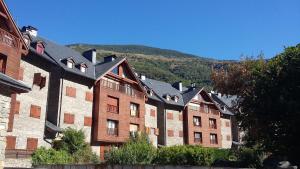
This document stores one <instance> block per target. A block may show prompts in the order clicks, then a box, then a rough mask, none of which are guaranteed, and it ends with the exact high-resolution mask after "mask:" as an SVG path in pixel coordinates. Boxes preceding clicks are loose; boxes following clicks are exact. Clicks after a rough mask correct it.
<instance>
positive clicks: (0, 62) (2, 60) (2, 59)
mask: <svg viewBox="0 0 300 169" xmlns="http://www.w3.org/2000/svg"><path fill="white" fill-rule="evenodd" d="M6 60H7V56H5V55H2V54H0V72H1V73H5V69H6Z"/></svg>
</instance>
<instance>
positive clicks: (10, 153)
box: [5, 149, 34, 159]
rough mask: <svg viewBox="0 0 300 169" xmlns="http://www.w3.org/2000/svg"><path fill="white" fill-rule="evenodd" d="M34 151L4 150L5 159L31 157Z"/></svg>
mask: <svg viewBox="0 0 300 169" xmlns="http://www.w3.org/2000/svg"><path fill="white" fill-rule="evenodd" d="M33 151H34V150H20V149H13V150H5V157H6V158H15V159H18V158H29V157H31V155H32V153H33Z"/></svg>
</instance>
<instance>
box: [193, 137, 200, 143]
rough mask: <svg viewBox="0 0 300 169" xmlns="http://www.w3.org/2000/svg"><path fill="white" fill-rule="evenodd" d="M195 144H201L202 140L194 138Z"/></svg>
mask: <svg viewBox="0 0 300 169" xmlns="http://www.w3.org/2000/svg"><path fill="white" fill-rule="evenodd" d="M194 142H195V143H202V138H194Z"/></svg>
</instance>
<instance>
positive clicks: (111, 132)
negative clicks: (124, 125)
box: [107, 128, 118, 136]
mask: <svg viewBox="0 0 300 169" xmlns="http://www.w3.org/2000/svg"><path fill="white" fill-rule="evenodd" d="M107 135H111V136H117V135H118V128H107Z"/></svg>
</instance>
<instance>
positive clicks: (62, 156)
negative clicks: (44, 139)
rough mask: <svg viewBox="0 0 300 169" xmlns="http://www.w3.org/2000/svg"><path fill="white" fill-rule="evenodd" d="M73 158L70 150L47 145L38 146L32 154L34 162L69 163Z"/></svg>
mask: <svg viewBox="0 0 300 169" xmlns="http://www.w3.org/2000/svg"><path fill="white" fill-rule="evenodd" d="M72 162H73V159H72V156H71V155H70V154H68V152H66V151H63V150H59V151H57V150H54V149H46V148H45V147H41V148H38V149H37V150H36V151H35V152H34V153H33V154H32V164H33V165H42V164H69V163H72Z"/></svg>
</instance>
